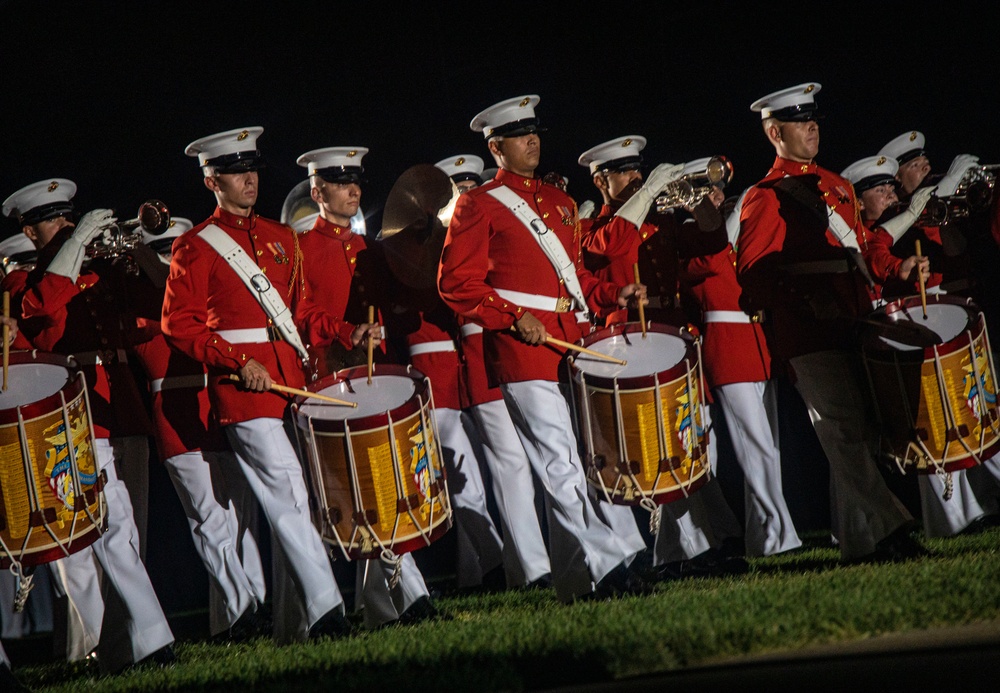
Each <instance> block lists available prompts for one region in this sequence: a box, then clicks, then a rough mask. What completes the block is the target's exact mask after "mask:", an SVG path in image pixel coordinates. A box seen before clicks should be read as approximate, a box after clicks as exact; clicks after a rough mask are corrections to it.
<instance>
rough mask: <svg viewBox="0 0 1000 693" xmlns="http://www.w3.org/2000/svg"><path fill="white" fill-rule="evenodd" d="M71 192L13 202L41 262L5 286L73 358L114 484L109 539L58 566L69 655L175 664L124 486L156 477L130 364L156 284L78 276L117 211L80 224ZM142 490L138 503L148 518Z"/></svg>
mask: <svg viewBox="0 0 1000 693" xmlns="http://www.w3.org/2000/svg"><path fill="white" fill-rule="evenodd" d="M75 193H76V185H75V184H74V183H73V182H72V181H68V180H65V179H61V178H57V179H53V180H44V181H39V182H37V183H32V184H31V185H28V186H26V187H24V188H22V189H21V190H18V191H17V192H16V193H14V194H13V195H11V196H10V197H9V198H7V200H6V201H5V202H4V204H3V211H4V213H5V214H6V215H7V216H13V217H16V218H17V219H18V221H19V222H20V223H21V226H22V232H23V233H24V234H25V235H26V236H27V237H28V238H30V239H31V240H32V242H34V243H35V245H36V247H37V248H38V249H39V257H38V263H37V265H36V267H35V268H34V269H32V270H31V271H30V272H26V271H22V270H15V271H13V272H11V273H9V274H8V275H7V276H6V277H4V280H3V288H4V289H5V290H8V291H10V293H11V306H12V310H14V311H15V312H17V313H19V314H20V315H21V317H22V320H21V329H22V330H23V331H24V332H25V335H26V336H27V337H28V339H29V340H30V341H31V343H32V344H33V345H34V346H35V347H36V348H39V349H42V350H44V351H49V352H54V353H60V354H72V355H73V356H74V358H75V359H76V361H77V362H78V363H79V364H80V366H81V367H82V371H83V373H84V376H85V378H86V382H87V390H88V395H89V397H88V398H89V402H90V415H91V417H92V422H93V426H94V432H95V434H96V437H97V440H96V441H95V452H96V456H97V463H98V467H99V469H100V471H101V474H102V476H103V475H106V481H105V484H104V496H105V501H106V503H107V508H108V531H107V532H106V533H105V534H103V535H102V536H101V537H100V538H99V539H98V540H97V541H96V542H94V543H93V544H92V545H91V546H89V547H87V548H84V549H81V550H80V551H77V552H75V553H72V554H70V555H69V556H67V557H65V558H63V559H60V560H58V561H55V562H54V563H53V564H52V566H53V571H54V573H55V574H56V575H57V577H58V581H59V582H60V583H61V587H62V588H63V590H64V591H65V593H66V595H67V597H68V599H69V622H68V626H67V627H68V633H67V640H68V652H67V657H68V658H69V659H70V660H71V661H72V660H75V659H81V658H83V657H86V656H87V655H88V654H89V653H90V652H91V651H93V650H94V649H95V648H96V650H97V655H98V662H99V664H100V666H101V669H102V670H103V671H106V672H114V671H119V670H121V669H124V668H125V667H127V666H129V665H132V664H134V663H138V662H142V661H143V660H146V661H151V662H155V663H159V664H169V663H170V662H173V661H174V659H175V656H174V653H173V648H172V647H171V645H172V643H173V641H174V637H173V634H172V633H171V631H170V627H169V625H168V624H167V620H166V618H165V617H164V614H163V610H162V609H161V608H160V603H159V600H158V599H157V596H156V593H155V591H154V590H153V585H152V584H151V583H150V580H149V576H148V574H147V573H146V568H145V566H144V565H143V562H142V556H141V553H140V542H142V538H141V534H140V531H139V528H138V527H137V526H136V519H135V516H134V515H133V505H132V498H131V495H130V491H129V489H128V488H127V487H126V485H125V482H124V480H123V479H124V477H125V474H126V472H127V473H129V474H135V473H137V472H138V473H139V474H140V475H141V478H142V479H145V475H146V474H148V468H147V465H148V456H149V449H148V437H147V436H148V435H149V434H150V433H151V432H152V425H151V423H150V421H149V419H148V417H147V416H146V409H145V404H144V402H143V400H142V397H141V395H140V393H139V389H138V386H137V384H136V382H135V379H134V377H133V376H132V373H131V370H130V369H129V366H128V362H127V359H128V356H129V352H130V351H131V349H132V347H133V346H134V344H135V343H137V342H138V341H139V340H141V339H143V338H144V337H143V336H142V335H141V334H140V331H139V329H138V319H139V318H142V317H149V316H143V315H137V314H136V308H141V307H142V306H143V305H145V302H144V301H143V300H142V298H141V297H142V295H143V293H144V292H145V291H147V290H148V288H149V284H148V282H146V281H142V280H134V279H132V278H130V277H129V276H128V275H127V273H126V272H124V271H122V270H121V269H120V268H119V267H117V266H115V264H114V263H113V262H109V261H100V262H99V261H94V262H92V263H91V264H90V266H89V267H88V268H87V269H83V268H82V266H83V261H84V256H85V253H86V250H87V246H88V244H90V243H91V242H92V241H93V240H94V239H96V238H97V237H99V236H101V235H102V234H103V233H104V232H105V231H108V230H110V229H111V228H112V227H113V226H114V224H115V223H116V221H117V220H116V219H115V218H114V216H113V213H112V211H111V210H108V209H96V210H93V211H91V212H89V213H87V214H85V215H84V216H83V217H82V218H81V219H80V221H79V223H76V224H74V222H73V221H72V217H73V214H74V209H73V204H72V199H73V196H74V195H75ZM137 467H139V468H141V469H136V468H137ZM142 486H143V488H142V489H141V497H137V498H136V502H137V503H138V504H139V505H140V507H143V508H144V507H145V493H146V491H145V484H144V483H143V484H142ZM140 515H144V513H140ZM143 543H144V542H143ZM102 569H103V570H102ZM98 571H101V572H100V575H102V576H103V577H101V578H99V577H98V575H99V572H98ZM101 583H104V586H105V588H106V589H104V590H103V592H104V594H103V599H102V594H101V592H102V589H101ZM77 625H79V626H81V627H82V632H77V631H76V626H77Z"/></svg>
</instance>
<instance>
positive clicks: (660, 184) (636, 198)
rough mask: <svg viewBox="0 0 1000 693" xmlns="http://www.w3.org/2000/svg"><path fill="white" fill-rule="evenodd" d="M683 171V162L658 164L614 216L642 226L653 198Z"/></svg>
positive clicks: (636, 225)
mask: <svg viewBox="0 0 1000 693" xmlns="http://www.w3.org/2000/svg"><path fill="white" fill-rule="evenodd" d="M683 172H684V164H660V165H659V166H657V167H656V168H654V169H653V170H652V171H651V172H650V174H649V178H647V179H646V182H645V183H643V185H642V187H641V188H639V189H638V190H636V191H635V194H634V195H632V197H630V198H629V199H628V201H627V202H626V203H625V204H623V205H622V206H621V208H620V209H619V210H618V211H617V212H615V216H616V217H621V218H622V219H627V220H628V221H631V222H632V223H633V224H635V227H636V228H639V227H640V226H642V222H643V220H644V219H645V218H646V214H648V213H649V207H650V206H651V205H652V204H653V200H655V199H656V196H657V195H659V194H660V193H661V192H662V191H663V189H664V188H665V187H667V185H669V184H670V183H673V182H674V181H675V180H677V179H678V178H680V177H681V174H682V173H683Z"/></svg>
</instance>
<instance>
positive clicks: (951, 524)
mask: <svg viewBox="0 0 1000 693" xmlns="http://www.w3.org/2000/svg"><path fill="white" fill-rule="evenodd" d="M997 457H1000V455H998V456H997ZM997 457H994V458H993V459H992V460H984V461H983V464H982V465H976V466H975V467H970V468H968V469H960V470H957V471H954V472H949V473H948V475H947V476H948V477H949V480H948V482H946V481H945V480H944V479H942V478H941V477H939V476H937V474H918V475H917V486H918V488H919V489H920V511H921V514H922V515H923V523H924V534H926V535H927V536H928V537H952V536H955V535H956V534H958V533H959V532H961V531H962V530H963V529H965V528H966V527H968V526H969V525H970V524H972V523H973V522H975V521H976V520H978V519H979V518H981V517H984V516H986V515H996V514H998V513H1000V485H998V483H997V479H996V477H995V476H994V475H993V469H994V468H995V467H996V465H997ZM946 483H948V484H950V485H951V497H950V498H949V499H948V500H945V495H946Z"/></svg>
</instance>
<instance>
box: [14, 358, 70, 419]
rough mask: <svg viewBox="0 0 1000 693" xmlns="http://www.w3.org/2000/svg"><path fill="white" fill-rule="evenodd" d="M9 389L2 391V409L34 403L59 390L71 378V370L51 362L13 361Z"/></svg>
mask: <svg viewBox="0 0 1000 693" xmlns="http://www.w3.org/2000/svg"><path fill="white" fill-rule="evenodd" d="M7 371H8V372H7V391H6V392H0V409H14V408H15V407H23V406H25V405H27V404H33V403H34V402H38V401H39V400H42V399H45V398H46V397H49V396H51V395H54V394H56V393H57V392H59V391H60V390H61V389H62V388H63V387H64V386H65V385H66V382H67V381H68V380H69V374H70V373H69V370H68V369H67V368H64V367H63V366H58V365H55V364H51V363H41V362H28V363H11V364H8V368H7Z"/></svg>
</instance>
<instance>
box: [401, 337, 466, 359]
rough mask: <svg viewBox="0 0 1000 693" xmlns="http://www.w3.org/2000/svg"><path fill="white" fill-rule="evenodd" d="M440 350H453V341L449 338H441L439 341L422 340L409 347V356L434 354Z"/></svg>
mask: <svg viewBox="0 0 1000 693" xmlns="http://www.w3.org/2000/svg"><path fill="white" fill-rule="evenodd" d="M442 351H455V342H453V341H451V340H450V339H442V340H441V341H439V342H423V343H421V344H414V345H413V346H411V347H410V356H417V355H418V354H436V353H438V352H442Z"/></svg>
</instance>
